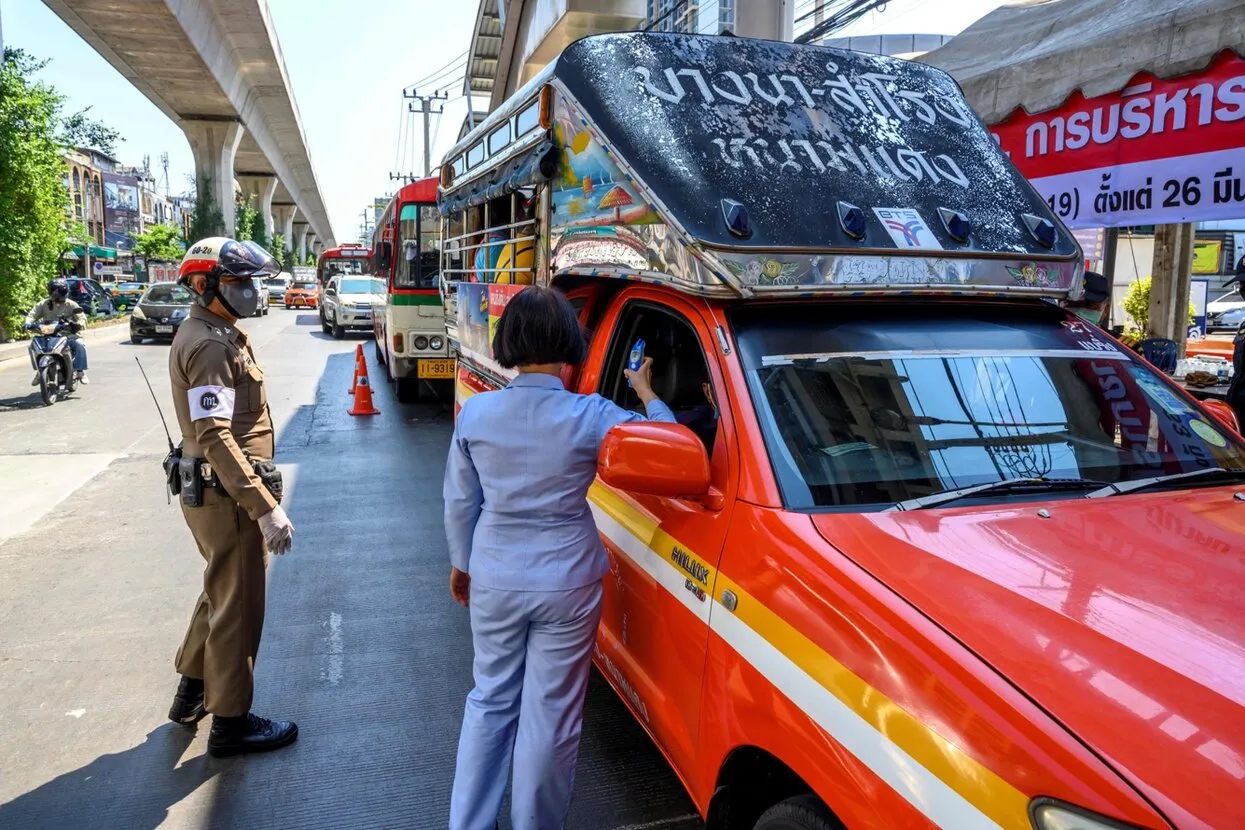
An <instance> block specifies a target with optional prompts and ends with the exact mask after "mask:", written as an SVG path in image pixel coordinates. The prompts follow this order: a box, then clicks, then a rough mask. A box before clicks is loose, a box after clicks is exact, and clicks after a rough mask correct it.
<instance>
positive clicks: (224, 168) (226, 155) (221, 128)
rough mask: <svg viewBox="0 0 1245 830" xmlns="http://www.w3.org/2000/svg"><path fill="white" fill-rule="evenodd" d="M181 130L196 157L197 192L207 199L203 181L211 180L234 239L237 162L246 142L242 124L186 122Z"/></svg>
mask: <svg viewBox="0 0 1245 830" xmlns="http://www.w3.org/2000/svg"><path fill="white" fill-rule="evenodd" d="M181 128H182V131H183V132H184V133H186V141H188V142H189V143H190V151H191V153H193V154H194V158H195V191H196V195H197V196H198V197H200V198H201V197H202V196H204V195H205V194H204V191H203V182H204V181H205V180H210V181H211V190H210V192H208V193H207V194H206V195H207V196H209V197H210V198H211V199H212V200H213V201H214V202H215V203H216V207H217V208H218V209H219V210H220V214H221V219H223V220H224V224H225V236H233V235H234V232H235V231H236V230H237V226H236V224H235V223H234V205H233V194H234V177H233V175H234V171H233V160H234V157H235V156H236V155H237V153H238V145H239V144H240V143H241V142H242V125H241V124H240V123H238V122H237V121H182V122H181Z"/></svg>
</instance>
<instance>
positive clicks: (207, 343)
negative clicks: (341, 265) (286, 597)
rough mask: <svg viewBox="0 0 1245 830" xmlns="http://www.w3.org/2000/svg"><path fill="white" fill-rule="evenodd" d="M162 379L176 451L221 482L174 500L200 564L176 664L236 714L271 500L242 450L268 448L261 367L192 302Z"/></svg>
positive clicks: (250, 649)
mask: <svg viewBox="0 0 1245 830" xmlns="http://www.w3.org/2000/svg"><path fill="white" fill-rule="evenodd" d="M169 377H170V379H171V380H172V384H173V403H174V405H175V407H176V409H177V422H178V425H179V426H181V430H182V440H183V442H184V447H183V453H184V454H185V456H186V457H194V458H203V459H206V461H207V463H208V464H209V465H210V466H211V470H212V473H213V474H214V475H215V476H216V477H217V478H218V479H219V481H220V484H221V486H222V487H223V488H224V489H223V490H221V489H217V488H212V487H208V488H205V489H204V493H203V506H202V507H188V506H186V505H185V504H183V505H182V513H183V515H184V516H185V517H186V524H187V525H188V526H189V527H190V532H191V533H192V534H193V535H194V537H195V542H196V543H197V544H198V545H199V552H200V553H201V554H203V558H204V559H206V560H207V569H206V570H205V571H204V573H203V593H202V594H201V595H200V596H199V602H198V604H197V605H196V606H195V610H194V616H193V617H191V620H190V627H189V629H187V631H186V637H185V639H184V640H183V641H182V645H181V648H179V649H178V651H177V671H178V672H179V673H181V674H182V675H184V676H186V677H193V678H202V679H203V681H204V704H205V708H206V709H207V711H208V712H210V713H212V714H213V715H219V716H222V717H236V716H239V715H245V714H246V713H247V712H249V711H250V709H251V695H252V691H253V684H254V678H253V671H254V667H255V656H256V654H258V652H259V640H260V635H261V633H262V631H263V627H264V589H265V576H264V568H265V566H266V565H267V553H266V551H265V549H264V537H263V534H262V533H261V532H260V529H259V524H258V523H257V522H258V519H259V518H260V517H261V516H263V515H266V514H267V513H269V512H271V511H272V509H273V508H275V507H276V506H277V501H276V499H274V498H273V496H272V494H271V493H270V492H269V491H268V489H267V488H266V487H265V486H264V484H263V482H262V481H261V480H260V479H259V477H258V476H257V475H256V474H255V471H254V470H253V469H252V467H251V463H250V461H248V460H247V458H246V456H245V455H244V453H249V454H250V456H251V457H252V458H254V459H257V460H259V459H262V460H271V459H272V456H273V449H274V447H273V429H272V418H271V416H270V415H269V413H268V398H267V396H266V394H265V393H264V375H263V372H262V371H261V370H260V368H259V364H257V363H256V362H255V355H254V353H253V352H252V351H251V346H250V343H249V341H248V338H247V336H246V334H245V333H244V332H242V331H241V330H239V329H238V328H237V327H236V326H235V325H234V324H232V323H230V322H228V321H227V320H225V319H224V318H222V317H218V316H217V315H215V314H213V313H212V312H210V311H208V310H207V309H205V308H203V307H201V306H197V305H196V306H193V307H192V308H191V310H190V316H189V317H188V318H187V319H186V320H185V321H184V322H183V323H182V325H181V327H180V328H179V329H178V331H177V336H176V337H175V338H174V339H173V348H172V350H171V351H170V352H169Z"/></svg>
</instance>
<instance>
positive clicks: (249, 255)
mask: <svg viewBox="0 0 1245 830" xmlns="http://www.w3.org/2000/svg"><path fill="white" fill-rule="evenodd" d="M279 273H281V266H280V264H278V263H277V260H276V259H275V258H274V257H273V255H272V254H270V253H268V252H267V251H265V250H264V249H263V248H261V247H259V245H256V244H255V243H254V242H251V241H250V240H247V241H246V242H239V241H237V240H236V239H230V238H229V237H227V236H213V237H210V238H208V239H204V240H201V241H199V242H196V243H195V244H193V245H191V246H190V248H189V249H188V250H187V251H186V256H185V257H183V258H182V264H181V267H180V268H179V269H178V270H177V281H178V282H180V283H183V284H184V283H185V282H186V281H187V280H188V279H189V278H190V276H191V275H192V274H207V275H208V278H209V283H215V282H216V280H218V279H220V278H221V277H224V278H226V279H228V278H231V277H232V278H234V279H248V278H250V277H260V278H261V279H262V278H264V277H275V276H276V275H277V274H279Z"/></svg>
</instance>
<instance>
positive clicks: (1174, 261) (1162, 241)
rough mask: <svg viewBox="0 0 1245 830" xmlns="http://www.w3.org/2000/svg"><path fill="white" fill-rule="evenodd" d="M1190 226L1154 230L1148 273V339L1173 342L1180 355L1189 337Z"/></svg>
mask: <svg viewBox="0 0 1245 830" xmlns="http://www.w3.org/2000/svg"><path fill="white" fill-rule="evenodd" d="M1196 230H1197V226H1196V225H1194V224H1193V223H1192V222H1184V223H1181V224H1179V225H1159V226H1158V227H1156V228H1155V229H1154V262H1153V265H1152V266H1151V269H1150V275H1151V280H1150V331H1149V336H1151V337H1167V338H1170V339H1172V340H1175V341H1176V343H1177V344H1179V346H1180V351H1181V354H1183V353H1184V343H1185V337H1186V336H1187V335H1188V333H1189V278H1190V275H1191V274H1192V273H1193V237H1194V235H1195V232H1196Z"/></svg>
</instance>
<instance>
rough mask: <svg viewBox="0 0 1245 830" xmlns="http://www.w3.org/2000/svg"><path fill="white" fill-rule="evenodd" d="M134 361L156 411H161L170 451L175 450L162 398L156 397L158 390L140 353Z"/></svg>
mask: <svg viewBox="0 0 1245 830" xmlns="http://www.w3.org/2000/svg"><path fill="white" fill-rule="evenodd" d="M134 362H135V363H137V364H138V371H140V372H142V373H143V381H145V382H146V384H147V391H148V392H150V393H151V400H152V402H153V403H154V404H155V405H156V412H158V413H160V425H161V426H163V427H164V437H165V440H167V441H168V442H169V452H170V453H171V452H175V450H174V449H173V436H172V435H170V434H169V424H168V421H166V420H164V410H163V409H161V408H160V400H159V399H158V398H157V397H156V390H154V389H152V388H151V381H150V380H148V378H147V372H146V370H145V369H143V363H142V361H140V360H139V359H138V355H135V356H134Z"/></svg>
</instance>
